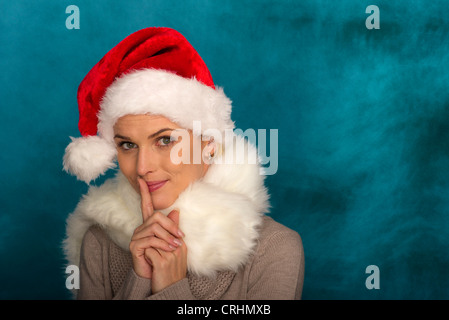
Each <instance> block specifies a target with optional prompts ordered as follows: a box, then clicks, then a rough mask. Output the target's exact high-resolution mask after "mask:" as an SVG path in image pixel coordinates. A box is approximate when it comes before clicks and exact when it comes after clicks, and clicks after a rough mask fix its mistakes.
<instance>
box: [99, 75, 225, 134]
mask: <svg viewBox="0 0 449 320" xmlns="http://www.w3.org/2000/svg"><path fill="white" fill-rule="evenodd" d="M231 109H232V106H231V101H230V100H229V98H228V97H227V96H226V95H225V94H224V92H223V90H222V89H221V88H216V89H215V90H214V89H212V88H211V87H209V86H206V85H205V84H203V83H201V82H199V81H197V80H196V79H194V78H192V79H187V78H184V77H181V76H178V75H176V74H174V73H171V72H168V71H166V70H156V69H142V70H138V71H134V72H132V73H129V74H125V75H124V76H122V77H120V78H118V79H116V80H115V81H114V82H113V83H112V84H111V85H110V86H109V87H108V89H107V91H106V93H105V95H104V97H103V99H102V101H101V104H100V112H99V115H98V119H99V123H98V131H99V133H100V135H101V136H103V137H104V138H106V139H107V140H109V141H112V139H113V126H114V124H115V122H116V121H117V120H118V119H119V118H120V117H122V116H124V115H127V114H147V113H151V114H158V115H163V116H165V117H167V118H168V119H170V120H171V121H173V122H175V123H177V124H179V125H180V126H181V127H183V128H185V129H192V126H193V121H201V127H202V128H203V130H207V129H214V130H219V131H220V132H224V130H226V129H233V128H234V123H233V121H232V120H231Z"/></svg>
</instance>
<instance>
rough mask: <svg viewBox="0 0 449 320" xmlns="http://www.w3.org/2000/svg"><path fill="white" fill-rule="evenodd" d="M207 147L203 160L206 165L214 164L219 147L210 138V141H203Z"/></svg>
mask: <svg viewBox="0 0 449 320" xmlns="http://www.w3.org/2000/svg"><path fill="white" fill-rule="evenodd" d="M203 142H204V143H205V144H206V145H205V146H204V148H203V152H202V159H203V162H204V164H205V165H210V164H212V162H213V160H214V157H215V155H216V149H217V145H216V143H215V140H214V138H213V137H212V138H210V139H209V141H203Z"/></svg>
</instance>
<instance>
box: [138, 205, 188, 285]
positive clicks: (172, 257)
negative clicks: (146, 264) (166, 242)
mask: <svg viewBox="0 0 449 320" xmlns="http://www.w3.org/2000/svg"><path fill="white" fill-rule="evenodd" d="M168 217H169V218H170V219H171V220H172V221H174V222H175V223H176V224H178V223H179V212H177V211H172V212H170V214H169V215H168ZM145 256H146V257H147V258H148V260H149V261H150V262H151V265H152V267H153V277H152V282H151V291H152V292H153V293H157V292H159V291H161V290H162V289H164V288H166V287H168V286H169V285H171V284H173V283H175V282H177V281H179V280H182V279H184V278H185V277H186V275H187V246H186V245H185V243H184V241H182V239H181V245H180V246H178V248H176V249H175V250H170V251H169V250H162V249H158V248H155V247H151V248H148V249H146V250H145Z"/></svg>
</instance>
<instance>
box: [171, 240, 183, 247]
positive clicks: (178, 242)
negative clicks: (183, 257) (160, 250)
mask: <svg viewBox="0 0 449 320" xmlns="http://www.w3.org/2000/svg"><path fill="white" fill-rule="evenodd" d="M173 242H174V243H176V245H177V246H178V247H180V246H182V242H181V241H179V240H178V239H174V240H173Z"/></svg>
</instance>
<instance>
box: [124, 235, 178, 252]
mask: <svg viewBox="0 0 449 320" xmlns="http://www.w3.org/2000/svg"><path fill="white" fill-rule="evenodd" d="M148 248H154V249H161V250H163V251H168V252H170V251H174V250H176V247H175V246H173V245H171V244H170V243H167V242H166V241H164V240H161V239H159V238H157V237H146V238H140V239H135V240H132V241H131V244H130V251H131V252H135V253H138V252H141V251H142V250H143V251H145V250H146V249H148Z"/></svg>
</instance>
